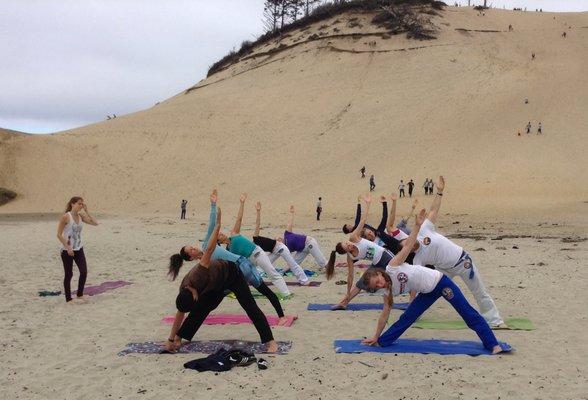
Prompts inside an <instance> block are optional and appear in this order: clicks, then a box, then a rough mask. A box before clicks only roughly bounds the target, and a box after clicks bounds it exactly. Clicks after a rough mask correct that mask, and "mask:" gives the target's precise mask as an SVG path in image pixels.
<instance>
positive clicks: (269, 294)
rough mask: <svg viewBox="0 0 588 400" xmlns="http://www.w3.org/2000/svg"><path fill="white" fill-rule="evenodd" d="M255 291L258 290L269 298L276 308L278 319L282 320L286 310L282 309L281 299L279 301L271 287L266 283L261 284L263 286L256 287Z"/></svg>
mask: <svg viewBox="0 0 588 400" xmlns="http://www.w3.org/2000/svg"><path fill="white" fill-rule="evenodd" d="M255 289H257V291H258V292H259V293H261V294H263V295H264V296H265V297H267V299H268V300H269V301H270V303H272V306H274V308H275V309H276V312H277V313H278V317H280V318H282V317H283V316H284V310H283V309H282V305H281V304H280V299H278V296H277V295H276V294H275V293H274V291H273V290H271V289H270V288H269V286H268V285H266V284H265V282H261V285H259V287H256V288H255Z"/></svg>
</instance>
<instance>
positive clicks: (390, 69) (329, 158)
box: [0, 7, 588, 215]
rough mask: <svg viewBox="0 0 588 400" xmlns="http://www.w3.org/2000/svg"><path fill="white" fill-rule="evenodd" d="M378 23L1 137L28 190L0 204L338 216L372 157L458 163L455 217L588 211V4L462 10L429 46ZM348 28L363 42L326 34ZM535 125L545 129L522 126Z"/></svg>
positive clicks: (9, 181) (383, 162)
mask: <svg viewBox="0 0 588 400" xmlns="http://www.w3.org/2000/svg"><path fill="white" fill-rule="evenodd" d="M350 18H358V21H359V22H360V26H356V27H353V28H351V27H349V26H348V20H349V19H350ZM370 19H371V15H343V16H339V17H337V18H333V19H332V20H330V21H327V22H324V23H320V24H317V25H315V26H312V27H311V28H310V29H308V30H306V31H304V32H293V33H292V34H291V35H290V36H289V37H286V38H284V39H283V44H285V45H291V44H295V43H301V44H299V45H297V46H294V47H291V48H289V49H288V50H286V51H282V52H278V53H274V54H273V55H269V56H268V55H266V56H264V55H263V52H265V51H268V50H270V49H271V48H274V47H277V46H279V45H280V44H281V43H276V42H272V43H269V44H267V45H265V46H264V47H262V48H259V49H257V50H256V54H257V56H255V57H249V58H248V59H247V60H243V61H242V62H240V63H238V64H236V65H234V66H232V67H231V68H229V69H227V70H225V71H222V72H220V73H218V74H215V75H212V76H211V77H209V78H208V79H205V80H203V81H201V82H200V83H198V85H197V87H196V88H195V89H194V90H191V91H190V92H189V93H188V94H184V93H181V94H178V95H176V96H174V97H173V98H171V99H169V100H167V101H165V102H162V103H161V104H159V105H157V106H155V107H153V108H151V109H148V110H145V111H141V112H137V113H134V114H130V115H127V116H123V117H119V118H117V119H116V120H112V121H105V122H102V123H98V124H94V125H90V126H86V127H82V128H79V129H75V130H71V131H67V132H63V133H60V134H55V135H48V136H35V137H29V136H27V137H19V138H12V139H11V140H9V141H2V142H1V146H0V157H1V159H2V160H3V161H2V162H3V163H4V164H3V168H2V170H1V171H0V186H4V187H8V188H11V189H13V190H15V191H17V192H18V193H20V194H22V196H21V197H20V198H19V199H18V201H15V202H13V203H11V204H9V205H7V206H5V207H3V208H2V209H1V212H29V211H52V210H60V209H61V208H62V207H63V204H62V203H64V201H65V200H66V198H68V197H69V196H70V195H73V194H81V195H83V196H84V197H86V199H87V200H88V202H89V203H90V204H92V205H93V207H94V208H95V209H96V208H97V209H100V210H102V211H104V212H109V213H117V212H123V211H131V212H135V213H143V212H144V213H151V212H161V213H168V212H175V211H176V209H177V208H178V205H179V201H180V199H181V198H188V199H189V200H191V201H192V203H191V205H194V206H197V207H198V208H201V207H205V206H206V196H205V194H203V191H208V188H210V187H211V186H213V185H214V186H219V189H220V190H221V191H222V192H223V194H224V196H225V199H226V198H231V199H232V198H234V197H235V196H236V195H237V194H238V193H239V192H240V191H245V190H246V191H249V193H251V195H252V196H254V197H255V198H259V199H261V200H262V201H265V203H266V204H267V210H268V212H270V213H273V214H276V213H278V212H281V211H282V210H284V209H285V207H286V206H287V204H288V203H289V202H293V203H295V204H297V205H298V206H299V207H300V208H301V209H303V210H304V212H308V213H311V212H312V211H313V208H314V202H315V198H316V197H318V196H319V195H322V197H323V198H324V202H325V211H328V212H329V213H331V215H341V213H343V212H348V210H349V206H350V203H351V204H352V203H353V201H354V200H353V199H354V197H355V193H356V192H358V191H365V190H366V188H367V187H368V183H367V180H360V179H359V173H358V170H359V168H360V167H361V166H362V165H363V164H365V165H366V166H367V168H368V174H369V173H374V174H375V176H376V183H377V185H378V187H377V189H378V190H382V191H385V192H388V193H389V192H390V191H391V190H395V188H396V187H397V184H398V181H399V179H401V178H404V179H410V178H414V179H415V180H416V182H417V187H420V185H421V184H422V181H423V180H424V178H425V177H431V176H435V175H436V174H438V173H444V174H445V175H447V176H448V177H450V179H451V182H452V185H453V187H454V188H455V189H456V190H458V191H459V197H458V196H455V197H454V198H453V199H452V201H451V202H448V204H447V207H448V209H451V210H455V211H462V210H465V211H480V210H484V211H485V212H488V213H491V214H492V213H493V214H502V213H505V212H506V213H508V212H515V211H516V210H524V212H530V211H528V210H529V209H530V208H532V209H533V210H534V212H535V213H543V212H546V211H549V212H552V213H557V212H568V211H566V210H570V209H571V210H573V212H578V210H584V209H585V206H584V205H583V204H582V202H583V201H584V200H586V199H587V195H588V185H587V183H588V178H587V172H588V171H587V163H586V162H585V161H584V160H585V153H586V150H587V145H586V144H587V141H586V136H585V135H586V131H587V130H588V115H587V114H586V109H587V106H588V105H587V103H586V101H587V100H586V96H585V94H586V93H587V92H588V76H587V75H586V65H587V61H588V60H587V58H588V29H587V28H586V27H587V26H588V13H578V14H553V13H523V12H513V11H503V10H490V11H488V12H486V15H485V16H484V17H481V16H478V15H477V12H475V11H473V10H472V9H468V8H466V7H461V8H453V7H449V8H447V9H446V11H444V12H443V13H442V16H440V17H437V18H436V19H435V23H436V24H437V26H438V27H439V28H440V33H439V37H438V39H437V40H433V41H422V42H421V41H414V40H409V39H406V38H405V37H404V35H402V36H393V37H392V38H389V39H384V38H382V37H381V35H379V34H381V32H382V31H381V30H380V29H378V28H377V27H375V26H373V25H371V24H370V23H369V20H370ZM509 24H512V25H513V26H514V32H508V25H509ZM323 25H325V26H326V27H324V28H322V29H321V26H323ZM570 27H571V28H570ZM335 28H336V29H338V30H339V31H338V32H335V31H334V30H335ZM458 29H459V30H458ZM564 30H567V31H568V37H567V39H564V38H562V37H561V33H562V32H563V31H564ZM321 32H324V35H325V38H324V39H323V40H314V41H309V42H307V43H304V41H305V40H308V37H309V36H311V35H312V34H314V33H321ZM345 33H358V34H362V35H364V36H361V35H360V36H357V37H356V38H355V39H354V38H353V37H329V36H332V35H340V34H345ZM370 33H376V34H377V35H367V36H365V35H366V34H370ZM370 41H375V42H376V45H375V46H370V45H369V42H370ZM532 52H535V53H536V54H537V57H536V59H535V60H534V61H531V53H532ZM146 84H148V82H147V83H146ZM525 98H528V99H529V104H524V99H525ZM528 121H532V123H533V126H534V131H533V132H535V127H536V125H537V123H538V122H539V121H541V122H543V127H544V128H543V129H544V134H543V136H537V135H535V133H533V135H530V136H529V137H525V136H524V137H518V136H517V135H516V132H517V131H519V130H520V131H523V129H524V126H525V125H526V123H527V122H528ZM546 195H548V196H546Z"/></svg>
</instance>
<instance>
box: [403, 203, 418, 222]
mask: <svg viewBox="0 0 588 400" xmlns="http://www.w3.org/2000/svg"><path fill="white" fill-rule="evenodd" d="M418 205H419V199H414V201H413V202H412V206H411V207H410V213H408V215H407V216H406V218H405V219H404V220H405V221H407V222H408V221H410V219H411V218H412V215H413V214H414V210H415V209H416V208H417V206H418Z"/></svg>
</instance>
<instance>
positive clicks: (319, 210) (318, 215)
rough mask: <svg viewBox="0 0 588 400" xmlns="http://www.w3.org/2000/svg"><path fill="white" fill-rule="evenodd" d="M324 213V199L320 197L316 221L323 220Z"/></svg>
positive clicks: (317, 203)
mask: <svg viewBox="0 0 588 400" xmlns="http://www.w3.org/2000/svg"><path fill="white" fill-rule="evenodd" d="M322 212H323V198H322V197H319V199H318V201H317V202H316V220H317V221H320V220H321V213H322Z"/></svg>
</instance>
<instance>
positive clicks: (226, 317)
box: [161, 314, 298, 327]
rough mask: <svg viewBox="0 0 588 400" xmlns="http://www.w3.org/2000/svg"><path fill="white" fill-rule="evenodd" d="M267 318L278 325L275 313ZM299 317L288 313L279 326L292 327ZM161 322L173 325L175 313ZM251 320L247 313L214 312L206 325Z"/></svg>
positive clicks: (249, 321)
mask: <svg viewBox="0 0 588 400" xmlns="http://www.w3.org/2000/svg"><path fill="white" fill-rule="evenodd" d="M266 318H267V322H268V323H269V325H270V326H278V319H279V318H278V317H276V316H274V315H266ZM296 319H298V316H297V315H286V320H287V321H286V323H285V324H284V325H279V326H285V327H290V326H292V324H293V323H294V321H295V320H296ZM161 322H163V323H164V324H168V325H171V324H173V322H174V316H173V315H168V316H166V317H163V318H162V319H161ZM251 323H252V322H251V320H250V319H249V317H248V316H247V315H243V314H213V315H209V316H208V317H206V319H205V320H204V325H226V324H231V325H235V324H251Z"/></svg>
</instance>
